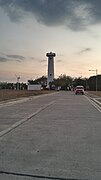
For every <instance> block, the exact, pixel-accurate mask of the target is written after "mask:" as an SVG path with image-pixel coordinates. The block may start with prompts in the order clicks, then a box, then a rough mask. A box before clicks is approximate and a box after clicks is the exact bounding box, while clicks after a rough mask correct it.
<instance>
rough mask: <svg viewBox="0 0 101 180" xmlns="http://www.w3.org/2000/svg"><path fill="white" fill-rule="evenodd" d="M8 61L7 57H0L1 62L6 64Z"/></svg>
mask: <svg viewBox="0 0 101 180" xmlns="http://www.w3.org/2000/svg"><path fill="white" fill-rule="evenodd" d="M6 61H8V59H7V58H5V57H0V62H6Z"/></svg>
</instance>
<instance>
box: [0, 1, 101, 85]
mask: <svg viewBox="0 0 101 180" xmlns="http://www.w3.org/2000/svg"><path fill="white" fill-rule="evenodd" d="M50 51H52V52H55V53H56V57H55V61H54V66H55V78H57V77H58V76H59V75H61V74H66V75H68V76H71V77H81V76H82V77H90V76H92V75H95V71H89V69H90V70H96V69H97V70H98V74H101V1H100V0H0V81H3V82H16V76H15V75H17V76H19V75H20V76H21V79H20V81H21V82H27V81H28V79H36V78H38V77H41V76H43V75H44V76H47V63H48V61H47V57H46V53H47V52H50Z"/></svg>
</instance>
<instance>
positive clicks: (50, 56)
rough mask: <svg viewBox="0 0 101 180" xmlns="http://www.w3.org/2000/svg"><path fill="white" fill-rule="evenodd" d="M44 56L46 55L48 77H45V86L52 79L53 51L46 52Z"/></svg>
mask: <svg viewBox="0 0 101 180" xmlns="http://www.w3.org/2000/svg"><path fill="white" fill-rule="evenodd" d="M46 56H47V57H48V77H47V86H49V83H50V82H52V81H53V80H54V57H55V56H56V54H55V53H52V52H50V53H47V54H46Z"/></svg>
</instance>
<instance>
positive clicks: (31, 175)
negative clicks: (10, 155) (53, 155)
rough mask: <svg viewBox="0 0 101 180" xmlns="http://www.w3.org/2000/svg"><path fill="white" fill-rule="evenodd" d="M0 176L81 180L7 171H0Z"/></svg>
mask: <svg viewBox="0 0 101 180" xmlns="http://www.w3.org/2000/svg"><path fill="white" fill-rule="evenodd" d="M0 174H5V175H12V176H20V177H21V176H22V177H30V178H37V179H50V180H81V179H73V178H72V179H70V178H62V177H52V176H45V175H33V174H25V173H16V172H7V171H0Z"/></svg>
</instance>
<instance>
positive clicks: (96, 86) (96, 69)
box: [89, 69, 98, 91]
mask: <svg viewBox="0 0 101 180" xmlns="http://www.w3.org/2000/svg"><path fill="white" fill-rule="evenodd" d="M89 71H95V73H96V84H95V85H96V91H97V72H98V70H97V69H90V70H89Z"/></svg>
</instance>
